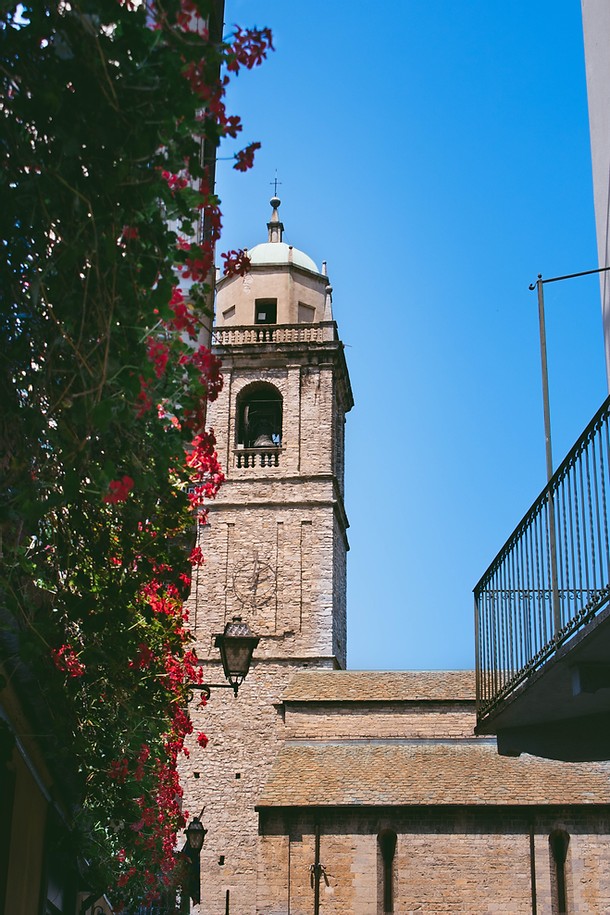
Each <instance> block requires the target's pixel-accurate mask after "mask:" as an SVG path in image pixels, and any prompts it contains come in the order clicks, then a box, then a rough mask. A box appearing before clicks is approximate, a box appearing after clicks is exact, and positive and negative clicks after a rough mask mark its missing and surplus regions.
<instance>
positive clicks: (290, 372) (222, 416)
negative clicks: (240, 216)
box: [183, 197, 353, 915]
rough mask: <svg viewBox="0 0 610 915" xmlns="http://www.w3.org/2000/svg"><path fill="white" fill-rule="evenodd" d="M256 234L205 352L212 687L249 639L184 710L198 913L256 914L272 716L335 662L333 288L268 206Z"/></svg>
mask: <svg viewBox="0 0 610 915" xmlns="http://www.w3.org/2000/svg"><path fill="white" fill-rule="evenodd" d="M270 203H271V206H272V215H271V219H270V221H269V222H268V224H267V228H268V240H267V241H266V242H264V243H262V244H259V245H256V246H255V247H254V248H252V249H251V250H250V251H249V252H248V255H249V257H250V261H251V267H250V270H249V272H248V273H247V274H246V275H245V276H244V277H240V276H228V277H223V278H221V279H220V280H219V282H218V284H217V297H216V325H215V327H214V330H213V336H212V339H213V344H214V349H215V352H216V353H217V354H218V355H219V356H220V357H221V358H222V362H223V375H224V387H223V390H222V392H221V394H220V395H219V397H218V400H217V401H216V402H215V403H214V404H212V406H211V408H210V411H209V424H210V426H211V427H212V428H213V429H214V432H215V434H216V438H217V449H218V454H219V457H220V460H221V463H222V466H223V470H224V472H225V475H226V482H225V483H224V485H223V487H222V488H221V491H220V493H219V495H218V497H217V498H216V500H215V502H214V503H212V504H211V506H210V515H209V524H208V525H207V526H206V527H204V528H203V529H202V531H201V534H200V545H201V547H202V549H203V552H204V555H205V557H206V562H205V564H204V566H203V567H202V568H201V569H200V570H199V571H198V577H197V580H196V582H195V583H194V587H193V593H192V596H191V600H190V619H191V626H192V628H193V629H194V632H195V635H196V640H197V646H196V647H197V653H198V656H199V658H200V659H201V661H202V664H203V666H204V677H205V680H206V681H207V682H210V683H221V682H222V681H223V674H222V669H221V667H220V664H219V658H218V652H217V650H216V649H215V647H214V638H213V637H214V634H215V633H219V632H222V631H223V629H224V627H225V624H226V623H227V622H229V621H231V619H232V618H233V617H234V616H241V617H242V619H243V620H244V622H247V623H248V625H249V626H250V628H251V629H252V631H253V632H254V633H255V634H256V635H257V636H259V637H260V643H259V645H258V648H257V649H256V652H255V657H254V661H253V664H252V668H251V671H250V674H249V675H248V678H247V680H246V682H245V683H244V685H243V686H242V687H241V690H240V693H239V696H238V698H237V699H234V697H233V695H232V694H231V693H230V691H229V690H224V689H216V690H214V689H212V695H211V699H210V700H209V703H208V705H207V707H206V708H204V709H201V710H195V711H194V712H193V719H194V723H195V728H196V731H198V730H203V731H205V733H206V734H208V736H209V745H208V747H207V748H206V749H205V750H202V749H200V748H199V747H198V746H197V745H194V746H193V748H192V749H191V756H190V759H189V761H188V763H187V765H186V766H185V767H184V770H183V782H184V784H185V790H186V797H185V806H186V807H187V809H188V811H189V813H190V814H191V815H195V814H199V812H200V810H201V808H202V807H203V806H204V805H205V808H206V809H205V813H204V815H203V819H202V821H203V823H204V826H205V827H206V828H207V829H208V836H207V838H206V842H205V845H204V849H203V853H202V858H201V862H202V865H201V883H202V904H201V909H200V910H199V909H198V908H195V909H194V911H204V910H205V911H206V912H211V911H214V912H218V913H221V912H225V913H231V912H235V913H238V915H248V913H252V915H254V913H255V912H256V899H255V893H254V886H255V880H256V843H257V830H258V818H257V814H256V811H255V805H256V801H257V797H258V795H259V794H260V792H261V790H262V788H263V786H264V783H265V779H266V776H267V773H268V770H269V766H270V765H271V763H272V762H273V759H274V757H275V754H276V752H277V749H278V747H279V745H280V743H281V740H282V738H283V735H282V721H281V719H280V716H279V714H278V712H277V711H276V708H275V706H276V705H277V703H278V702H279V700H280V698H281V695H282V692H283V690H284V688H285V686H286V684H287V682H288V680H289V679H290V677H291V675H292V674H293V673H294V672H295V671H296V670H299V669H302V668H305V667H313V668H331V669H332V668H342V667H345V661H346V554H347V550H348V542H347V534H346V531H347V527H348V522H347V517H346V514H345V508H344V502H343V498H344V478H343V477H344V475H343V469H344V426H345V414H346V413H347V412H348V411H349V410H350V409H351V407H352V405H353V400H352V392H351V387H350V382H349V376H348V372H347V366H346V362H345V355H344V349H343V344H342V343H341V341H340V340H339V338H338V334H337V326H336V324H335V323H334V321H333V316H332V287H331V286H330V284H329V279H328V276H327V274H326V265H325V264H323V265H322V270H321V271H320V270H318V267H317V266H316V264H315V263H314V262H313V260H312V259H311V258H310V257H308V256H307V255H306V254H304V253H303V252H302V251H299V250H298V249H297V248H294V247H293V246H292V245H288V244H286V242H284V240H283V233H284V227H283V224H282V222H281V221H280V217H279V214H278V208H279V206H280V200H279V199H278V198H277V197H273V198H272V199H271V201H270Z"/></svg>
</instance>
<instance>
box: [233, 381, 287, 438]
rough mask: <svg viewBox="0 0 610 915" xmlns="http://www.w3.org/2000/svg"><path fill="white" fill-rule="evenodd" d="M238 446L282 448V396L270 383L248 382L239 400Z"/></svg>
mask: <svg viewBox="0 0 610 915" xmlns="http://www.w3.org/2000/svg"><path fill="white" fill-rule="evenodd" d="M237 445H238V447H242V448H267V449H268V448H281V445H282V395H281V394H280V392H279V391H278V389H277V388H276V387H274V386H273V385H272V384H268V383H266V382H259V383H258V384H257V383H255V384H252V385H248V387H247V388H246V389H245V390H244V391H242V392H241V394H240V395H239V396H238V399H237Z"/></svg>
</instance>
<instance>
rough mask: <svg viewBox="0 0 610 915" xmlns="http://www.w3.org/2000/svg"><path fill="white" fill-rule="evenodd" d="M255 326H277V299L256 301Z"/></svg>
mask: <svg viewBox="0 0 610 915" xmlns="http://www.w3.org/2000/svg"><path fill="white" fill-rule="evenodd" d="M254 323H255V324H277V299H256V300H255V302H254Z"/></svg>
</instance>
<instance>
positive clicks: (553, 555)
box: [529, 267, 610, 633]
mask: <svg viewBox="0 0 610 915" xmlns="http://www.w3.org/2000/svg"><path fill="white" fill-rule="evenodd" d="M607 270H610V267H599V268H598V269H597V270H583V271H582V272H581V273H568V274H566V275H565V276H551V277H549V278H548V279H546V280H545V279H543V278H542V274H541V273H539V274H538V279H537V280H536V282H535V283H531V284H530V287H529V288H530V290H532V291H533V290H534V289H535V290H536V292H537V294H538V324H539V329H540V367H541V371H542V407H543V412H544V438H545V445H546V478H547V484H549V483H550V482H551V479H552V477H553V447H552V443H551V407H550V399H549V371H548V365H547V354H546V319H545V315H544V286H545V284H546V283H557V282H559V281H560V280H573V279H576V277H579V276H590V275H591V274H594V273H605V272H606V271H607ZM548 505H549V552H550V562H551V591H552V607H553V626H554V629H555V633H558V632H559V630H560V629H561V626H562V621H561V606H560V597H559V585H558V571H557V534H556V529H555V503H554V500H553V493H552V491H551V489H550V488H549V499H548Z"/></svg>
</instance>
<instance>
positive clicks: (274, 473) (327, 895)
mask: <svg viewBox="0 0 610 915" xmlns="http://www.w3.org/2000/svg"><path fill="white" fill-rule="evenodd" d="M271 205H272V215H271V218H270V221H269V223H268V225H267V230H268V238H267V241H266V242H264V243H262V244H259V245H257V246H256V247H254V248H253V249H252V250H251V251H249V256H250V259H251V268H250V271H249V272H248V273H247V274H246V275H245V276H244V277H240V276H229V277H224V278H222V279H221V280H220V281H219V283H218V288H217V302H216V326H215V329H214V344H215V348H216V352H217V353H218V354H219V355H220V356H221V357H222V360H223V367H224V368H223V373H224V377H225V384H224V388H223V391H222V393H221V395H220V396H219V398H218V401H217V402H216V403H215V404H214V405H213V407H212V409H211V411H210V417H209V419H210V425H211V426H212V427H213V428H214V431H215V434H216V437H217V443H218V452H219V456H220V458H221V461H222V464H223V467H224V469H225V473H226V477H227V480H226V483H225V484H224V486H223V488H222V489H221V492H220V494H219V496H218V498H217V500H216V502H215V503H214V504H213V505H211V506H210V516H209V524H207V525H206V526H205V527H204V528H202V531H201V534H200V544H201V546H202V549H203V551H204V554H205V556H206V563H205V565H204V566H203V568H202V569H201V570H199V572H198V578H197V580H196V582H195V583H194V587H193V593H192V596H191V601H190V604H191V606H190V614H191V625H192V627H193V628H194V631H195V635H196V639H197V653H198V655H199V657H200V659H201V663H202V666H203V668H204V679H205V681H206V682H209V683H210V684H212V685H213V684H214V683H220V682H222V680H223V675H222V671H221V668H220V664H219V661H218V653H217V651H216V649H215V647H214V636H215V634H216V633H219V632H222V631H223V629H224V626H225V624H226V623H227V622H230V621H231V620H232V619H233V618H234V617H241V618H242V619H243V620H244V622H247V623H248V625H249V626H250V627H251V629H252V630H253V631H254V632H255V634H256V635H257V636H259V637H260V643H259V645H258V648H257V650H256V653H255V657H254V661H253V664H252V669H251V671H250V673H249V675H248V678H247V680H246V682H245V683H244V684H243V686H242V687H241V690H240V692H239V696H238V697H237V698H234V696H233V695H232V693H230V691H229V690H224V689H214V688H213V686H212V693H211V698H210V700H209V701H208V704H207V705H206V706H205V707H201V708H195V709H194V710H193V718H194V722H195V729H196V731H197V730H203V731H205V732H206V733H207V734H208V735H209V744H208V746H207V747H206V748H205V749H204V748H202V747H200V746H199V745H198V744H196V743H195V744H194V745H193V746H192V747H191V749H190V757H189V759H188V760H187V761H186V763H185V765H184V767H183V773H182V776H183V784H184V785H185V806H186V807H187V809H188V811H189V814H190V815H199V813H200V812H202V822H203V824H204V826H205V827H206V829H207V830H208V833H207V836H206V841H205V844H204V847H203V850H202V854H201V904H200V905H199V906H195V907H194V908H193V911H195V912H202V913H203V912H205V913H206V915H230V913H234V915H305V913H313V915H318V913H325V912H327V913H331V912H332V913H336V915H383V913H386V912H397V913H402V915H407V913H411V912H426V913H430V915H434V913H445V912H446V913H449V912H452V913H455V912H460V913H472V915H475V913H484V912H496V913H505V915H512V913H514V915H518V913H519V915H520V913H528V912H531V913H534V915H555V913H561V912H574V913H576V912H583V913H584V912H587V913H594V912H599V913H602V912H608V911H610V766H608V765H607V764H605V763H597V764H582V765H581V764H578V765H575V764H568V763H560V762H554V761H547V760H539V759H533V758H531V757H521V758H518V759H506V758H502V757H499V756H498V755H497V752H496V748H495V742H494V741H493V740H490V739H488V738H477V737H475V736H474V724H475V697H474V676H473V674H472V673H471V672H469V671H433V672H425V671H411V672H367V671H348V670H346V669H345V667H346V555H347V551H348V540H347V529H348V521H347V516H346V512H345V506H344V479H343V467H344V425H345V416H346V414H347V413H348V412H349V410H350V409H351V407H352V405H353V398H352V391H351V387H350V382H349V375H348V371H347V366H346V361H345V355H344V349H343V345H342V343H341V340H340V338H339V335H338V330H337V326H336V324H335V322H334V320H333V314H332V287H331V286H330V283H329V279H328V276H327V274H326V268H325V265H323V266H322V269H321V270H319V269H318V266H317V265H316V264H315V263H314V262H313V261H312V260H311V258H309V257H308V256H307V255H306V254H304V253H303V252H302V251H299V250H298V249H297V248H294V247H293V246H291V245H288V244H287V243H286V242H284V238H283V231H284V230H283V225H282V223H281V220H280V217H279V209H278V208H279V205H280V201H279V200H278V199H277V198H272V200H271Z"/></svg>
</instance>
